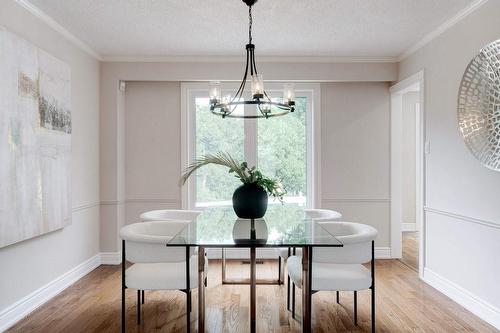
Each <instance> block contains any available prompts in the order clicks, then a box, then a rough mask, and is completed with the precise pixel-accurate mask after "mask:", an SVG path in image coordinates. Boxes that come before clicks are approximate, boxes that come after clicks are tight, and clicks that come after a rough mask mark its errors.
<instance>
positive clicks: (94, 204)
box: [71, 201, 101, 213]
mask: <svg viewBox="0 0 500 333" xmlns="http://www.w3.org/2000/svg"><path fill="white" fill-rule="evenodd" d="M100 204H101V202H100V201H92V202H88V203H84V204H80V205H77V206H74V207H73V208H72V209H71V211H72V212H73V213H75V212H78V211H81V210H85V209H89V208H93V207H98V206H99V205H100Z"/></svg>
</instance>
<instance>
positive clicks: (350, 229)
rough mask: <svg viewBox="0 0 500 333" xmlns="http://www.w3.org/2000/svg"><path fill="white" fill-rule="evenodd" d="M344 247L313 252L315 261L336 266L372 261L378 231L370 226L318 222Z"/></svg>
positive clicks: (316, 248)
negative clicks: (373, 244) (373, 245)
mask: <svg viewBox="0 0 500 333" xmlns="http://www.w3.org/2000/svg"><path fill="white" fill-rule="evenodd" d="M317 224H318V226H317V227H318V228H324V229H325V230H326V231H328V232H329V233H330V234H332V235H334V236H335V237H336V238H337V239H338V240H339V241H341V242H342V244H343V245H344V246H343V247H336V248H334V247H330V248H326V247H325V248H320V247H315V248H314V250H313V261H315V262H327V263H334V264H363V263H366V262H369V261H370V260H372V241H374V240H375V238H376V237H377V233H378V232H377V230H376V229H375V228H374V227H372V226H369V225H366V224H361V223H353V222H337V221H325V222H318V223H317Z"/></svg>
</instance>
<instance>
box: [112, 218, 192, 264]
mask: <svg viewBox="0 0 500 333" xmlns="http://www.w3.org/2000/svg"><path fill="white" fill-rule="evenodd" d="M188 223H189V221H185V220H183V221H181V220H179V221H174V220H170V221H147V222H141V223H133V224H129V225H126V226H124V227H123V228H121V230H120V237H121V238H122V239H123V240H125V258H126V259H127V260H128V261H130V262H133V263H161V262H181V261H185V260H186V250H185V248H183V247H182V248H176V247H167V246H166V245H167V243H168V241H169V240H170V239H172V237H174V236H175V235H177V234H178V233H179V232H180V231H181V230H182V229H183V228H185V227H186V225H187V224H188ZM193 254H194V249H192V251H191V255H193Z"/></svg>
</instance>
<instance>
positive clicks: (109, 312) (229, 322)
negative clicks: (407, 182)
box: [7, 260, 499, 333]
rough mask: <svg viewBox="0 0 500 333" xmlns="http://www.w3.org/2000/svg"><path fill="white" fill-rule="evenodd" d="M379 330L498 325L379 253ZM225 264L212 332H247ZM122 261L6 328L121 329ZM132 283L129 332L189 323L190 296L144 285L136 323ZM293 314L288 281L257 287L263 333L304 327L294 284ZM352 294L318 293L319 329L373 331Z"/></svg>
mask: <svg viewBox="0 0 500 333" xmlns="http://www.w3.org/2000/svg"><path fill="white" fill-rule="evenodd" d="M277 268H278V267H277V263H276V261H266V262H265V263H264V264H263V265H258V270H257V272H258V276H259V278H276V277H277ZM376 269H377V272H376V277H377V281H378V282H377V299H376V303H377V321H376V324H377V332H397V333H399V332H425V333H428V332H436V333H442V332H480V333H494V332H497V333H498V332H499V331H498V330H495V329H494V328H493V327H492V326H490V325H488V324H487V323H485V322H484V321H482V320H480V319H479V318H477V317H476V316H475V315H473V314H472V313H470V312H469V311H467V310H466V309H464V308H463V307H461V306H459V305H458V304H456V303H454V302H453V301H451V300H450V299H449V298H447V297H446V296H444V295H443V294H441V293H439V292H437V291H436V290H435V289H433V288H432V287H430V286H428V285H426V284H425V283H423V282H422V281H420V280H419V279H418V276H417V273H416V272H415V271H414V270H413V269H411V268H409V267H408V266H407V265H405V264H403V263H401V262H400V261H398V260H378V261H377V263H376ZM220 270H221V265H220V262H219V261H210V269H209V275H208V288H207V290H206V298H207V308H206V321H207V332H231V333H233V332H235V333H236V332H237V333H240V332H241V333H244V332H248V331H249V286H242V285H221V273H220ZM227 270H228V277H231V278H245V277H248V275H249V265H247V264H243V263H241V262H240V261H229V262H228V266H227ZM120 274H121V271H120V268H119V266H100V267H99V268H97V269H96V270H94V271H92V272H91V273H89V274H88V275H87V276H85V277H84V278H82V279H81V280H79V281H78V282H76V283H75V284H74V285H72V286H71V287H69V288H68V289H66V290H65V291H63V292H62V293H61V294H59V295H58V296H57V297H55V298H54V299H52V300H51V301H49V302H48V303H46V304H45V305H43V306H42V307H40V308H39V309H37V310H36V311H34V312H33V313H32V314H30V315H29V316H28V317H26V318H24V319H23V320H21V321H20V322H19V323H17V324H16V325H15V326H13V327H12V328H10V329H9V330H8V331H7V332H11V333H12V332H23V333H24V332H35V333H38V332H43V333H45V332H47V333H49V332H50V333H63V332H64V333H66V332H70V333H79V332H119V331H120V306H121V304H120V281H121V279H120ZM136 299H137V294H136V291H135V290H127V307H126V309H127V310H126V319H127V332H128V333H131V332H134V333H144V332H148V333H149V332H155V333H167V332H168V333H170V332H175V333H177V332H179V333H180V332H185V330H186V317H185V315H186V295H185V294H184V293H182V292H180V291H146V297H145V300H146V303H145V304H144V305H143V306H142V322H141V324H140V325H137V323H136ZM296 300H297V304H296V306H297V307H296V314H297V320H294V319H292V316H291V313H290V312H288V311H287V310H286V286H258V287H257V329H258V332H273V333H274V332H276V333H285V332H293V333H298V332H300V314H301V297H300V290H299V289H297V298H296ZM197 304H198V303H197V292H194V293H193V312H192V314H191V318H192V328H193V332H195V331H196V318H197V309H198V308H197ZM352 311H353V294H352V292H342V293H341V297H340V305H338V304H336V302H335V293H333V292H319V293H316V294H314V296H313V330H314V332H328V333H330V332H331V333H336V332H355V333H361V332H370V329H371V321H370V291H368V290H367V291H361V292H359V293H358V323H359V325H358V326H357V327H356V326H354V324H353V313H352Z"/></svg>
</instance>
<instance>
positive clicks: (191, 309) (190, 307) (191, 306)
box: [188, 290, 193, 312]
mask: <svg viewBox="0 0 500 333" xmlns="http://www.w3.org/2000/svg"><path fill="white" fill-rule="evenodd" d="M188 297H189V299H193V296H192V292H191V290H190V291H189V296H188ZM188 305H189V312H193V304H192V301H191V302H188Z"/></svg>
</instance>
